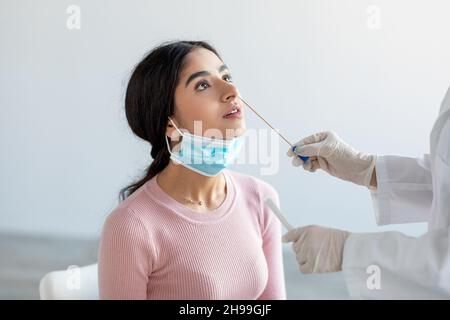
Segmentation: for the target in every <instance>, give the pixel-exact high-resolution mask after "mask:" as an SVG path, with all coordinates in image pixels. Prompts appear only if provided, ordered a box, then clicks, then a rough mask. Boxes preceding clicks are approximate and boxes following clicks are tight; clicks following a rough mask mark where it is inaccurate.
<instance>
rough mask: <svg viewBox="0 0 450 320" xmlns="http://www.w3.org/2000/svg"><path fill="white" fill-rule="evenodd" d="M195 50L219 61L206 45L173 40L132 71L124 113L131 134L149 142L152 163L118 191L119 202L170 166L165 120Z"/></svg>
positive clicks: (146, 57)
mask: <svg viewBox="0 0 450 320" xmlns="http://www.w3.org/2000/svg"><path fill="white" fill-rule="evenodd" d="M197 48H204V49H207V50H210V51H212V52H213V53H214V54H216V55H217V57H219V59H221V58H220V56H219V54H218V53H217V51H216V50H215V49H214V48H213V47H212V46H211V45H210V44H208V43H207V42H204V41H176V42H168V43H163V44H161V45H159V46H158V47H156V48H154V49H153V50H151V51H150V52H149V53H148V54H147V55H146V56H145V57H144V59H143V60H142V61H141V62H139V63H138V64H137V65H136V67H135V68H134V71H133V73H132V75H131V77H130V81H129V82H128V86H127V91H126V95H125V113H126V117H127V121H128V124H129V126H130V128H131V130H132V131H133V133H134V134H136V135H137V136H138V137H139V138H141V139H143V140H145V141H148V142H149V143H150V145H151V152H150V154H151V156H152V158H153V161H152V163H151V164H150V166H149V167H148V168H147V170H146V173H145V175H144V176H143V177H142V178H141V179H139V180H138V181H136V182H134V183H132V184H131V185H129V186H127V187H125V188H123V189H121V190H120V193H119V202H122V201H123V200H125V199H126V198H127V197H129V196H130V195H131V194H132V193H133V192H134V191H136V190H137V189H138V188H139V187H141V186H142V185H143V184H145V183H146V182H147V181H148V180H150V179H151V178H153V177H154V176H155V175H156V174H158V173H159V172H161V171H162V170H164V168H165V167H166V166H167V165H168V164H169V160H170V153H169V152H168V150H167V146H166V141H165V135H166V126H167V121H168V117H170V116H171V115H172V114H173V112H174V95H175V88H176V87H177V85H178V82H179V76H180V73H181V71H182V69H183V67H184V64H185V57H186V55H187V54H188V53H190V52H192V51H193V50H194V49H197Z"/></svg>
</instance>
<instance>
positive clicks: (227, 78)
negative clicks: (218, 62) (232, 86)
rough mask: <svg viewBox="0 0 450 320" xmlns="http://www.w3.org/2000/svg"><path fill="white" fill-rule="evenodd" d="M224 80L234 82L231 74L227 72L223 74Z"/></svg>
mask: <svg viewBox="0 0 450 320" xmlns="http://www.w3.org/2000/svg"><path fill="white" fill-rule="evenodd" d="M223 80H225V81H228V82H233V77H232V76H231V75H230V74H226V75H224V76H223Z"/></svg>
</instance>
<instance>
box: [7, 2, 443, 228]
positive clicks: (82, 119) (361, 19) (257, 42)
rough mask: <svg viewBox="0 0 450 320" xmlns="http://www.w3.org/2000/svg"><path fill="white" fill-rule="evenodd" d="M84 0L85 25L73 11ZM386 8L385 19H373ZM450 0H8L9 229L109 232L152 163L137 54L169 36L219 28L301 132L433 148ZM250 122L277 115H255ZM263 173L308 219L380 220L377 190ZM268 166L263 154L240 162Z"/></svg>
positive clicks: (212, 35) (229, 54) (409, 150)
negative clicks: (106, 227) (112, 216)
mask: <svg viewBox="0 0 450 320" xmlns="http://www.w3.org/2000/svg"><path fill="white" fill-rule="evenodd" d="M71 4H75V5H78V6H79V7H80V8H81V29H80V30H69V29H67V27H66V20H67V17H68V14H67V13H66V9H67V7H68V6H69V5H71ZM369 5H376V6H378V8H380V9H381V29H379V30H376V29H370V28H368V27H367V25H366V23H367V20H368V14H367V12H366V10H367V8H368V6H369ZM449 9H450V5H449V3H448V1H445V0H442V1H437V0H434V1H425V0H422V1H411V0H409V1H406V0H395V1H387V0H386V1H381V0H372V1H367V0H340V1H333V0H314V1H313V0H310V1H306V0H302V1H299V0H296V1H275V0H272V1H260V0H244V1H242V0H239V1H238V0H232V1H181V0H176V1H137V0H134V1H107V0H96V1H82V0H73V1H72V0H71V1H56V0H54V1H49V0H45V1H44V0H40V1H32V0H28V1H25V0H1V1H0V46H1V50H0V70H1V72H0V107H1V117H0V130H1V134H0V148H1V166H0V194H1V201H0V230H1V231H13V232H40V233H52V234H65V235H73V236H79V235H82V236H97V235H98V233H99V232H100V230H101V227H102V224H103V221H104V218H105V216H106V215H107V214H108V213H109V212H110V211H111V210H112V209H113V208H114V207H115V206H116V205H117V192H118V191H119V189H120V188H121V187H123V186H124V185H126V184H127V183H129V182H130V181H131V180H132V179H133V178H134V177H136V176H137V175H139V171H138V170H141V169H143V168H144V167H145V166H146V165H147V164H148V162H149V161H150V159H151V158H150V155H149V148H148V146H147V145H146V144H144V143H143V142H140V141H139V140H138V139H137V138H135V137H134V136H133V135H132V134H131V131H130V130H129V129H128V126H127V123H126V121H125V117H124V112H123V95H124V90H125V86H126V81H127V77H128V75H129V72H130V70H131V68H132V66H133V65H134V64H135V63H137V62H138V61H139V59H140V58H141V57H142V56H143V55H144V53H145V52H147V51H148V50H150V49H151V48H152V47H153V46H155V45H156V44H159V43H160V42H162V41H166V40H174V39H198V40H200V39H201V40H209V41H210V42H211V43H212V44H213V45H215V46H216V47H217V48H218V49H219V51H220V52H221V54H222V56H223V57H224V59H225V60H226V62H227V64H228V65H229V66H230V67H231V69H232V72H233V74H234V78H235V80H236V82H237V84H238V85H239V88H240V90H241V92H242V94H243V95H244V96H245V97H247V99H248V100H249V101H251V102H252V104H253V105H254V106H257V108H258V109H259V110H260V112H261V113H262V114H264V115H265V116H266V117H267V118H269V119H270V120H271V121H272V122H273V123H274V124H275V125H276V126H277V127H278V128H280V130H281V131H282V132H283V133H285V134H286V136H288V137H289V138H290V139H292V140H297V139H299V138H300V137H302V136H304V135H307V134H310V133H313V132H315V131H318V130H323V129H334V130H335V131H337V132H338V133H339V134H340V135H341V136H342V137H343V138H344V139H345V140H347V141H348V142H350V143H351V144H353V145H354V146H355V147H357V148H360V149H362V150H364V151H370V152H373V153H379V154H405V155H412V156H416V155H420V154H422V153H424V152H426V151H427V149H428V133H429V131H430V129H431V126H432V124H433V120H434V119H435V117H436V115H437V111H438V107H439V103H440V101H441V99H442V97H443V95H444V93H445V90H446V88H447V87H448V86H449V85H450V59H449V58H448V57H450V44H449V42H448V31H449V30H450V20H449V19H448V12H449ZM247 115H248V126H249V127H258V128H263V127H264V126H263V124H262V123H261V121H259V120H258V119H257V118H256V117H255V116H254V115H252V114H250V113H247ZM281 147H282V149H281V150H280V152H279V153H280V166H281V167H280V170H279V172H278V174H277V175H274V176H262V177H261V178H262V179H264V180H266V181H268V182H270V183H272V184H273V185H274V186H275V187H276V188H277V189H278V191H279V193H280V197H281V201H282V207H283V210H284V212H285V213H286V214H287V215H288V216H289V218H290V220H291V221H292V222H293V223H294V224H297V225H301V224H309V223H317V224H325V225H329V226H334V227H340V228H346V229H349V230H353V231H358V232H361V231H375V230H386V229H394V228H396V229H399V230H402V231H404V232H406V233H409V234H420V233H421V232H423V231H424V230H425V226H424V225H410V226H391V227H389V228H376V227H375V224H374V218H373V213H372V208H371V200H370V196H369V194H368V192H367V191H366V190H364V189H363V188H359V187H356V186H354V185H351V184H348V183H344V182H341V181H338V180H336V179H333V178H331V177H329V176H327V175H325V174H323V173H316V174H314V175H312V174H309V173H307V172H304V171H303V170H300V169H298V168H293V167H291V165H290V160H289V159H288V158H287V157H286V156H285V149H286V148H285V146H284V145H281ZM237 169H238V170H240V171H244V172H247V173H250V174H254V175H259V173H260V167H259V166H256V165H253V166H244V167H240V168H237Z"/></svg>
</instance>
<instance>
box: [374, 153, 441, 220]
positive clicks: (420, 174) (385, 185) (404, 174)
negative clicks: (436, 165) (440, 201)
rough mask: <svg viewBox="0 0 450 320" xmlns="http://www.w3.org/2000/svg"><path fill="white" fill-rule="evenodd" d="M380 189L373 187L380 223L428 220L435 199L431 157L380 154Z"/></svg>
mask: <svg viewBox="0 0 450 320" xmlns="http://www.w3.org/2000/svg"><path fill="white" fill-rule="evenodd" d="M376 174H377V188H376V189H371V196H372V201H373V207H374V211H375V218H376V221H377V224H378V225H387V224H396V223H412V222H426V221H428V219H429V213H430V207H431V202H432V198H433V186H432V179H431V168H430V156H429V155H428V154H426V155H424V157H423V158H417V159H416V158H408V157H399V156H378V157H377V161H376Z"/></svg>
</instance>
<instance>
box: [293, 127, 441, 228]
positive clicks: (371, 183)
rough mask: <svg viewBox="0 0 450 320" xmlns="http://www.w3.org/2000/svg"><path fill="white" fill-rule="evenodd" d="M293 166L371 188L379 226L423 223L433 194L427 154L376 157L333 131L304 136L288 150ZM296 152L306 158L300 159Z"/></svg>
mask: <svg viewBox="0 0 450 320" xmlns="http://www.w3.org/2000/svg"><path fill="white" fill-rule="evenodd" d="M288 155H289V156H291V157H293V160H292V163H293V165H294V166H302V167H303V168H304V169H305V170H307V171H310V172H315V171H316V170H317V169H322V170H324V171H326V172H327V173H329V174H330V175H332V176H334V177H337V178H339V179H342V180H346V181H350V182H353V183H355V184H358V185H361V186H365V187H368V188H369V189H371V195H372V199H373V203H374V207H375V213H376V219H377V223H378V224H379V225H385V224H390V223H409V222H423V221H427V220H428V213H429V209H430V206H431V200H432V197H433V192H432V179H431V169H430V158H429V155H425V156H424V157H423V158H418V159H416V158H408V157H398V156H376V155H372V154H367V153H363V152H360V151H358V150H355V149H354V148H352V147H351V146H349V145H348V144H347V143H345V142H344V141H342V139H341V138H340V137H339V136H338V135H337V134H336V133H334V132H331V131H328V132H320V133H316V134H313V135H311V136H308V137H306V138H304V139H302V140H300V141H299V142H297V143H296V144H295V147H294V148H293V149H292V148H291V149H289V151H288ZM296 155H302V156H307V157H310V160H308V161H307V162H303V161H302V160H301V159H300V158H299V157H297V156H296Z"/></svg>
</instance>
